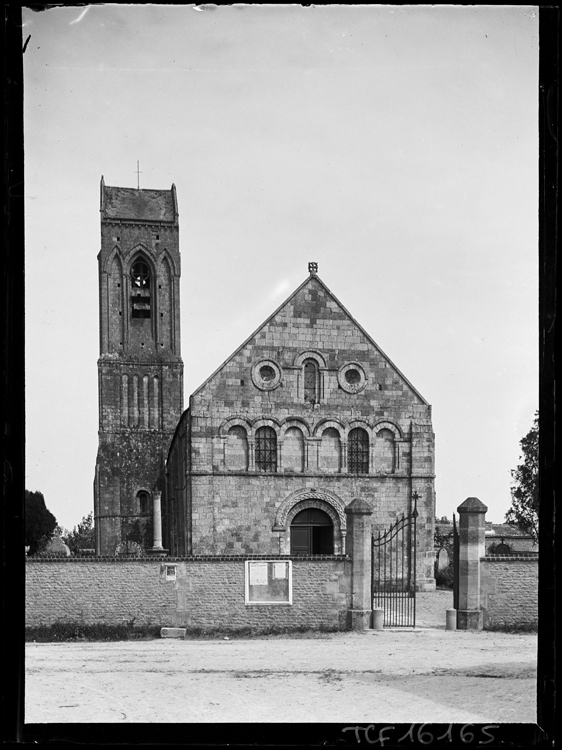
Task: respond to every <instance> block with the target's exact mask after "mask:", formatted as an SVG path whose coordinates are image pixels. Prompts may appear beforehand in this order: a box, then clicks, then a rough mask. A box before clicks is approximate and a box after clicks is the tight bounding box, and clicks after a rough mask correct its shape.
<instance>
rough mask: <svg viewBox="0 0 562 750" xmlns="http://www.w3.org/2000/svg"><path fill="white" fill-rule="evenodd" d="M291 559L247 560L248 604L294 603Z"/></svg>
mask: <svg viewBox="0 0 562 750" xmlns="http://www.w3.org/2000/svg"><path fill="white" fill-rule="evenodd" d="M292 603H293V569H292V561H291V560H281V561H279V560H246V604H292Z"/></svg>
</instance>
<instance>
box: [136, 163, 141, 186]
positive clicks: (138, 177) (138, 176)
mask: <svg viewBox="0 0 562 750" xmlns="http://www.w3.org/2000/svg"><path fill="white" fill-rule="evenodd" d="M141 174H142V172H141V171H140V169H139V163H138V161H137V171H136V175H137V190H140V175H141Z"/></svg>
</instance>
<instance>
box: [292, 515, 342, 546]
mask: <svg viewBox="0 0 562 750" xmlns="http://www.w3.org/2000/svg"><path fill="white" fill-rule="evenodd" d="M333 554H334V524H333V523H332V519H331V518H330V516H329V515H328V514H327V513H325V512H324V511H323V510H319V509H318V508H305V509H304V510H301V511H300V513H297V515H296V516H295V517H294V518H293V522H292V523H291V555H333Z"/></svg>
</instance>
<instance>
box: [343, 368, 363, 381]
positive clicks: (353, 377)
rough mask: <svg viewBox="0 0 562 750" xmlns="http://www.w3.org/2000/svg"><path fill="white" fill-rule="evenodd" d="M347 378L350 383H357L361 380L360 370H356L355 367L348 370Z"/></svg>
mask: <svg viewBox="0 0 562 750" xmlns="http://www.w3.org/2000/svg"><path fill="white" fill-rule="evenodd" d="M345 379H346V380H347V382H348V383H349V385H355V384H356V383H359V381H360V380H361V374H360V372H359V370H356V369H355V368H353V369H351V370H347V371H346V373H345Z"/></svg>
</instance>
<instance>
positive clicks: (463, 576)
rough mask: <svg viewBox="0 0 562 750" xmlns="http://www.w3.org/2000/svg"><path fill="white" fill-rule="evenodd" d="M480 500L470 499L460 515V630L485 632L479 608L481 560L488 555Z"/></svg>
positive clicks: (484, 508) (458, 617)
mask: <svg viewBox="0 0 562 750" xmlns="http://www.w3.org/2000/svg"><path fill="white" fill-rule="evenodd" d="M487 510H488V508H487V507H486V506H485V505H484V503H482V502H481V501H480V500H479V499H478V498H477V497H469V498H467V499H466V500H465V501H464V503H461V505H459V507H458V508H457V511H458V513H459V578H458V580H459V608H458V611H457V628H458V629H459V630H482V626H483V613H482V610H481V607H480V558H481V557H484V555H485V550H486V547H485V531H486V512H487Z"/></svg>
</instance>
